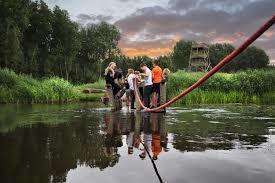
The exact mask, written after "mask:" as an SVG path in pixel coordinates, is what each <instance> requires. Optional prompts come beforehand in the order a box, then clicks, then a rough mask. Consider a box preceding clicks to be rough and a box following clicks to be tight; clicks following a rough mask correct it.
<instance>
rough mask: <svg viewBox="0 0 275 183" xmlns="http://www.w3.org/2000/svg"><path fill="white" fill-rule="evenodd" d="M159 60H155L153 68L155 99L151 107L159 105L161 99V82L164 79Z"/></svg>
mask: <svg viewBox="0 0 275 183" xmlns="http://www.w3.org/2000/svg"><path fill="white" fill-rule="evenodd" d="M158 65H159V61H158V60H155V61H154V62H153V67H154V68H153V70H152V76H153V89H152V96H153V100H152V103H151V108H154V107H157V106H158V105H159V101H160V83H161V80H162V69H161V68H160V67H159V66H158Z"/></svg>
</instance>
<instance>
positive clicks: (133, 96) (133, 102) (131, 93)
mask: <svg viewBox="0 0 275 183" xmlns="http://www.w3.org/2000/svg"><path fill="white" fill-rule="evenodd" d="M130 96H131V109H134V108H135V91H134V90H130Z"/></svg>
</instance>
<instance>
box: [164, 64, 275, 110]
mask: <svg viewBox="0 0 275 183" xmlns="http://www.w3.org/2000/svg"><path fill="white" fill-rule="evenodd" d="M203 75H204V73H200V72H199V73H191V72H184V71H178V72H176V73H173V74H171V75H170V78H169V81H168V83H167V93H168V98H169V99H171V98H173V97H175V96H176V95H178V94H179V93H180V92H181V91H182V90H184V89H186V88H188V87H189V86H191V85H192V84H193V83H195V82H196V81H197V80H198V79H200V78H201V77H202V76H203ZM226 103H243V104H249V103H253V104H274V103H275V72H274V70H272V69H271V70H257V71H245V72H238V73H233V74H227V73H218V74H216V75H214V76H213V77H211V78H210V79H209V80H208V81H207V82H206V83H204V84H202V85H201V86H200V87H199V88H198V89H196V90H194V91H193V92H191V93H189V94H188V95H186V96H185V97H183V98H182V99H181V100H179V101H178V102H177V103H176V105H189V104H226Z"/></svg>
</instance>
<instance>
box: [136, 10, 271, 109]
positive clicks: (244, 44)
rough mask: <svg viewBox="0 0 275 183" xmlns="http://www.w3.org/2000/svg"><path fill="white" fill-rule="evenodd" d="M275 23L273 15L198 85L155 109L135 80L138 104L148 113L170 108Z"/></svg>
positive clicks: (200, 80) (198, 82) (199, 81)
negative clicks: (150, 106) (146, 99)
mask: <svg viewBox="0 0 275 183" xmlns="http://www.w3.org/2000/svg"><path fill="white" fill-rule="evenodd" d="M274 23H275V15H273V16H272V17H271V18H270V19H269V20H268V21H267V22H266V23H265V24H264V25H263V26H261V27H260V28H259V29H258V30H257V31H256V32H255V33H254V34H252V35H251V36H250V37H249V38H248V39H247V40H246V41H245V42H244V43H243V44H242V45H241V46H240V47H239V48H237V49H236V50H234V51H233V52H232V53H230V54H229V55H228V56H226V57H225V58H224V59H223V60H222V61H221V62H219V63H218V64H217V65H216V66H215V67H213V69H211V70H210V71H209V72H208V73H206V74H205V75H204V76H203V77H202V78H201V79H199V80H198V81H197V82H196V83H194V84H193V85H192V86H190V87H189V88H187V89H186V90H184V91H183V92H182V93H180V94H179V95H178V96H176V97H175V98H173V99H172V100H170V101H169V102H167V103H165V104H163V105H161V106H159V107H157V108H154V109H150V108H147V107H145V106H144V104H143V103H142V101H141V99H140V97H139V92H138V89H137V82H136V80H135V82H134V83H135V84H134V86H135V94H136V95H137V96H138V97H137V98H138V102H139V103H140V105H141V107H142V108H144V109H145V110H146V111H148V112H156V111H158V110H160V109H163V108H165V107H168V106H170V105H171V104H173V103H174V102H176V101H177V100H179V99H180V98H182V97H183V96H185V95H186V94H188V93H189V92H191V91H192V90H194V89H196V88H197V87H198V86H200V85H201V84H202V83H204V82H205V81H206V80H207V79H208V78H210V77H211V76H212V75H214V74H215V73H216V72H217V71H219V70H220V69H221V68H222V67H223V66H225V65H226V64H227V63H229V62H230V61H231V60H232V59H233V58H235V57H236V56H237V55H239V54H240V53H241V52H243V51H244V50H245V49H246V48H247V47H248V46H249V45H250V44H252V43H253V42H254V41H255V40H256V39H258V38H259V37H260V36H261V35H262V34H263V33H264V32H265V31H267V30H268V29H269V28H270V27H271V26H272V25H273V24H274Z"/></svg>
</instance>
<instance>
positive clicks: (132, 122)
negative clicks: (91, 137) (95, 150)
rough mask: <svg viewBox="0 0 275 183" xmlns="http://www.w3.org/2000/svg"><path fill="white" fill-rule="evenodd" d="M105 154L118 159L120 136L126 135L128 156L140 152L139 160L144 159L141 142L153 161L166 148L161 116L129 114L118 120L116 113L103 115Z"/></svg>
mask: <svg viewBox="0 0 275 183" xmlns="http://www.w3.org/2000/svg"><path fill="white" fill-rule="evenodd" d="M104 123H105V152H106V154H107V155H108V156H111V157H119V155H118V154H117V148H118V147H121V146H122V145H123V144H122V135H126V144H127V146H128V154H129V155H131V154H133V152H134V150H136V151H141V153H140V155H139V156H140V158H141V159H145V157H146V151H145V148H144V147H142V146H141V143H142V141H143V143H144V145H145V146H146V148H147V150H148V151H150V153H151V154H152V157H153V159H154V160H157V159H158V156H159V154H160V153H161V152H162V151H164V152H168V151H169V148H167V142H168V138H167V135H168V133H167V130H166V126H165V122H164V115H163V114H157V113H153V114H149V113H129V114H127V116H126V118H120V117H118V115H117V114H116V113H105V114H104Z"/></svg>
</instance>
